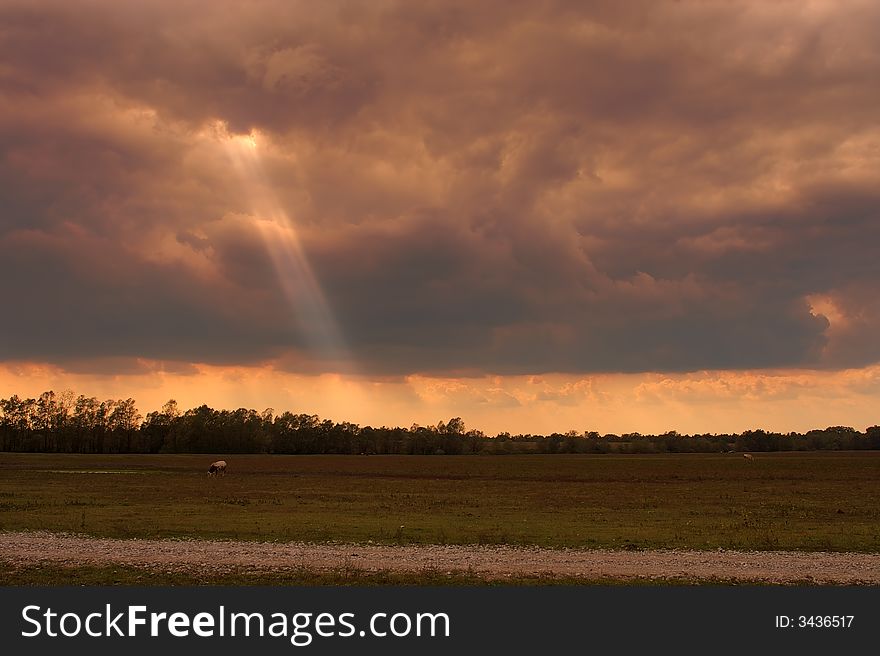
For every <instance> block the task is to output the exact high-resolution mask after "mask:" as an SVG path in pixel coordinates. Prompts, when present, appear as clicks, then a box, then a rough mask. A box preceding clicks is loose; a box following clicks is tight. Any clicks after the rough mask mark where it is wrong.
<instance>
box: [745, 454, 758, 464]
mask: <svg viewBox="0 0 880 656" xmlns="http://www.w3.org/2000/svg"><path fill="white" fill-rule="evenodd" d="M743 458H745V459H746V460H748V461H749V462H754V461H755V458H754V456H753V455H752V454H751V453H744V454H743Z"/></svg>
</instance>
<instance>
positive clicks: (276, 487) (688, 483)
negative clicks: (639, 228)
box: [0, 452, 880, 552]
mask: <svg viewBox="0 0 880 656" xmlns="http://www.w3.org/2000/svg"><path fill="white" fill-rule="evenodd" d="M217 455H218V456H220V455H222V454H217ZM224 457H225V458H226V460H227V461H228V462H229V474H228V475H227V476H225V477H215V478H211V477H208V476H206V471H207V466H208V464H209V463H210V462H211V461H212V459H214V458H213V456H211V455H209V456H197V455H158V456H144V455H118V456H90V455H48V454H0V530H50V531H70V532H77V533H85V534H90V535H96V536H108V537H117V538H135V537H138V538H156V537H192V538H213V539H240V540H267V541H294V540H304V541H313V542H328V541H340V542H361V543H367V542H370V541H372V542H374V543H392V544H398V543H402V544H410V543H441V544H442V543H449V544H521V545H540V546H544V547H596V548H599V547H602V548H618V549H621V548H622V549H647V548H691V549H716V548H726V549H760V550H768V549H786V550H788V549H791V550H830V551H865V552H878V551H880V485H878V483H880V453H873V452H819V453H776V454H757V455H756V457H755V461H754V462H753V463H748V462H745V461H744V460H743V458H742V457H741V456H739V455H736V454H723V455H715V454H681V455H673V454H664V455H645V456H637V455H590V456H585V455H555V456H539V455H534V456H532V455H529V456H504V457H502V456H497V457H490V456H445V457H436V456H435V457H430V456H429V457H419V456H400V457H397V456H370V457H365V456H244V455H242V456H234V455H233V456H224ZM97 472H101V473H97Z"/></svg>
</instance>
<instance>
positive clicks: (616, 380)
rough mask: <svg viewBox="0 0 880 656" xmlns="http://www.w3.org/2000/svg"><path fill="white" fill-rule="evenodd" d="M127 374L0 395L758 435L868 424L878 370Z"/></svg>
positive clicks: (64, 378) (53, 375)
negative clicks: (69, 395) (66, 394)
mask: <svg viewBox="0 0 880 656" xmlns="http://www.w3.org/2000/svg"><path fill="white" fill-rule="evenodd" d="M137 367H139V370H137V369H136V370H134V371H132V372H131V373H129V374H125V375H113V376H109V375H107V376H103V375H96V374H92V373H81V374H78V373H71V372H65V371H64V370H62V369H60V368H58V367H55V366H51V365H37V364H16V365H5V366H0V396H2V397H4V398H6V397H8V396H11V395H12V394H18V395H19V396H30V397H36V396H37V395H39V394H40V393H42V392H44V391H47V390H50V389H51V390H54V391H55V392H61V391H62V390H64V389H70V390H72V391H73V392H75V393H77V394H85V395H87V396H96V397H98V398H99V399H105V398H120V397H122V398H125V397H129V396H130V397H132V398H134V399H135V400H136V401H137V402H138V408H139V409H140V411H141V413H142V414H146V413H147V412H150V411H152V410H157V409H159V408H160V407H161V405H162V404H163V403H164V402H165V401H167V400H168V399H170V398H173V399H175V400H177V401H178V403H179V405H180V407H181V408H184V409H185V408H192V407H196V406H198V405H201V404H207V405H210V406H212V407H214V408H217V409H222V408H226V409H234V408H238V407H248V408H254V409H256V410H260V411H261V410H263V409H265V408H272V409H274V410H275V411H276V412H284V411H287V410H290V411H292V412H297V413H306V414H318V415H320V416H321V417H323V418H327V419H332V420H333V421H352V422H354V423H358V424H360V425H373V426H381V425H387V426H397V425H399V426H409V425H411V424H412V423H418V424H420V425H423V426H426V425H431V424H436V423H437V422H438V421H440V420H444V421H446V420H448V419H449V418H450V417H456V416H460V417H462V418H463V419H464V420H465V423H466V425H467V426H468V427H469V428H477V429H480V430H483V431H485V432H486V433H488V434H492V435H494V434H497V433H499V432H502V431H507V432H510V433H513V434H516V433H529V432H531V433H542V434H547V433H551V432H557V431H558V432H565V431H568V430H576V431H578V432H581V431H585V430H596V431H599V432H600V433H616V434H621V433H628V432H640V433H663V432H666V431H668V430H677V431H678V432H680V433H722V432H741V431H743V430H749V429H756V428H764V429H767V430H775V431H781V432H788V431H804V430H809V429H812V428H825V427H826V426H832V425H848V426H853V427H855V428H858V429H860V430H864V429H865V428H866V427H867V426H871V425H875V424H877V423H878V419H877V414H876V398H877V394H878V390H880V366H876V365H875V366H873V367H867V368H863V369H851V370H844V371H838V372H823V371H810V370H803V371H774V372H767V371H761V372H731V371H705V372H696V373H690V374H603V375H594V376H570V375H560V374H549V375H543V376H483V377H478V378H438V377H431V376H422V375H412V376H406V377H401V378H394V379H386V380H376V379H370V378H366V377H360V376H352V375H341V374H322V375H314V376H308V375H299V374H290V373H285V372H282V371H278V370H276V369H273V368H271V367H268V366H266V367H217V366H207V365H197V366H188V367H187V368H186V370H184V371H177V370H175V369H174V368H173V367H169V366H168V365H167V364H163V363H156V362H149V361H138V363H137Z"/></svg>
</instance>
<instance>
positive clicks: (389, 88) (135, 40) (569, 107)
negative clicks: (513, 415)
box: [0, 0, 880, 376]
mask: <svg viewBox="0 0 880 656" xmlns="http://www.w3.org/2000/svg"><path fill="white" fill-rule="evenodd" d="M0 24H2V25H3V29H2V31H0V62H2V63H0V207H2V208H3V209H2V211H0V276H2V278H3V280H4V281H6V282H7V284H6V285H4V288H5V293H4V306H5V308H6V310H7V311H5V312H4V320H3V321H2V322H0V360H7V361H10V360H29V361H38V362H51V363H55V364H60V365H62V366H64V367H68V368H70V369H71V370H75V369H77V368H81V367H85V368H90V367H91V368H96V367H97V368H101V367H104V366H106V367H107V368H108V370H110V371H115V370H116V369H117V368H120V367H123V368H124V367H125V366H126V365H125V364H124V363H125V362H127V361H134V360H135V359H137V358H146V359H152V360H162V361H177V362H181V363H191V362H197V363H207V364H214V365H255V364H260V363H267V362H271V363H273V366H275V367H277V368H280V369H287V370H289V371H296V372H314V371H328V370H335V369H337V368H339V366H340V364H339V363H338V362H331V361H327V360H326V359H324V358H325V356H326V354H323V353H318V352H315V351H314V350H313V349H312V345H311V344H310V342H309V341H308V340H307V339H304V338H303V336H302V334H301V333H302V331H301V330H299V327H300V326H301V323H302V321H301V319H302V318H301V317H297V312H298V311H301V307H298V304H297V303H296V300H295V299H294V301H293V302H291V299H290V298H289V294H286V293H285V289H286V287H285V284H284V280H280V279H279V270H278V268H277V267H276V266H273V260H272V258H271V257H270V254H269V252H268V251H267V248H266V244H265V241H264V239H263V237H261V233H260V230H259V227H258V223H259V220H260V219H261V218H263V217H261V216H260V209H259V208H260V203H259V202H255V198H254V193H255V192H254V190H253V189H252V186H253V185H252V184H251V183H252V182H253V180H248V179H242V178H241V176H240V175H237V174H236V172H235V168H234V166H232V165H231V163H230V161H229V157H228V148H229V143H230V141H231V140H235V139H240V138H248V139H252V140H253V141H254V143H255V144H256V147H257V148H258V150H259V153H260V159H261V171H262V177H263V180H262V183H263V186H264V187H265V188H268V189H272V190H273V193H274V195H275V197H276V198H275V200H276V202H277V204H278V205H279V206H280V207H282V208H283V210H284V212H285V213H286V214H287V215H288V216H289V217H290V219H291V220H292V222H293V224H294V225H295V230H296V233H297V239H298V241H299V243H301V244H302V248H303V251H304V252H305V254H306V255H307V257H308V260H309V262H310V265H311V267H312V269H313V270H314V273H315V277H316V279H317V281H318V282H319V284H320V285H321V287H322V289H323V292H324V294H325V296H326V301H327V305H328V307H329V308H330V310H331V311H332V313H333V315H334V316H335V318H336V321H337V322H338V325H339V329H340V332H341V334H342V335H343V337H344V339H345V342H346V352H347V353H348V354H349V355H350V357H351V358H352V359H353V361H354V362H355V363H356V369H357V370H358V371H359V372H361V373H365V374H367V375H371V376H392V375H412V374H419V373H421V374H430V375H444V376H448V375H459V374H467V375H485V374H536V373H545V372H558V373H574V374H576V373H582V372H645V371H664V372H680V371H695V370H702V369H716V370H723V369H762V368H779V367H786V368H798V367H810V368H816V367H826V368H844V367H862V366H866V365H869V364H871V363H875V362H877V361H880V347H878V340H877V339H876V334H877V331H878V329H880V302H878V300H877V299H878V298H880V293H878V292H880V258H878V257H877V255H876V244H878V243H880V220H878V219H880V216H878V214H880V210H878V208H880V191H878V190H880V184H878V183H880V128H878V125H877V120H876V108H877V107H878V106H880V86H878V85H877V84H876V80H877V79H880V44H878V41H877V39H876V34H877V32H878V28H880V6H878V5H877V3H875V2H852V3H847V4H846V6H845V7H844V6H842V5H840V4H839V3H832V2H808V3H803V2H791V3H786V2H783V3H762V2H730V3H704V2H678V3H675V4H666V3H655V2H645V3H625V4H623V5H622V4H621V3H616V2H594V3H581V2H577V3H574V2H563V1H559V2H550V1H548V2H528V3H526V2H500V1H499V2H497V3H492V2H489V3H479V4H474V3H467V2H455V1H444V2H436V3H432V2H424V3H415V4H414V3H409V2H323V3H318V4H316V3H307V2H301V3H297V2H294V3H290V2H256V3H231V2H228V3H211V4H210V6H208V4H206V3H201V2H179V1H178V2H153V3H116V2H109V1H96V2H87V3H76V5H72V4H70V3H66V2H47V3H39V4H33V3H27V2H11V1H8V0H0ZM282 273H283V272H282ZM101 363H104V364H101Z"/></svg>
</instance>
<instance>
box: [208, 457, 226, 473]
mask: <svg viewBox="0 0 880 656" xmlns="http://www.w3.org/2000/svg"><path fill="white" fill-rule="evenodd" d="M225 473H226V461H225V460H218V461H217V462H212V463H211V466H210V467H209V468H208V476H213V475H214V474H225Z"/></svg>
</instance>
